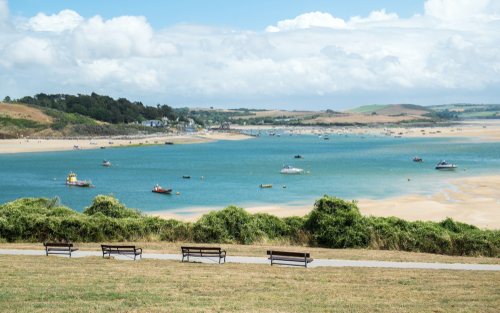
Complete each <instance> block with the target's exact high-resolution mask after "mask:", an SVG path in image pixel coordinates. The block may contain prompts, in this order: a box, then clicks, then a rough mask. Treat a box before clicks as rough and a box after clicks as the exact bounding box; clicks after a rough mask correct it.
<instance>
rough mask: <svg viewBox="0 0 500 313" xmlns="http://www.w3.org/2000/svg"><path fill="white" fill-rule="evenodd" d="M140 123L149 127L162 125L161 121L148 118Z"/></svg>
mask: <svg viewBox="0 0 500 313" xmlns="http://www.w3.org/2000/svg"><path fill="white" fill-rule="evenodd" d="M142 125H143V126H149V127H163V122H162V121H158V120H149V121H143V122H142Z"/></svg>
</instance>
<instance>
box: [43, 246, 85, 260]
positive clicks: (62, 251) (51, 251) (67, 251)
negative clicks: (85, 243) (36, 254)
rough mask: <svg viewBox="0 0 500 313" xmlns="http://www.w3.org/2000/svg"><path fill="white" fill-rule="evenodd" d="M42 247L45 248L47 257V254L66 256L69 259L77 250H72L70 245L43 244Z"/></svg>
mask: <svg viewBox="0 0 500 313" xmlns="http://www.w3.org/2000/svg"><path fill="white" fill-rule="evenodd" d="M43 245H44V246H45V255H46V256H49V254H67V255H69V257H70V258H71V252H73V251H77V250H78V249H74V248H73V244H72V243H60V242H44V243H43ZM50 247H61V248H50ZM54 251H60V252H54Z"/></svg>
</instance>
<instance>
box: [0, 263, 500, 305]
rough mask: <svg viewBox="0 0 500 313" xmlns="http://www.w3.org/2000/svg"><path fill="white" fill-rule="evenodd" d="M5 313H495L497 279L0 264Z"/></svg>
mask: <svg viewBox="0 0 500 313" xmlns="http://www.w3.org/2000/svg"><path fill="white" fill-rule="evenodd" d="M0 270H1V272H2V275H1V276H0V305H1V307H2V311H4V312H5V311H11V312H12V311H16V312H33V311H45V312H46V311H51V312H54V311H59V312H71V311H73V312H81V311H149V312H151V311H176V312H184V311H190V312H192V311H195V312H199V311H203V312H214V311H217V312H220V311H226V312H233V311H244V312H250V311H258V312H299V311H306V312H310V311H316V312H331V311H350V312H377V311H380V312H387V311H405V312H422V311H427V312H497V309H498V307H500V288H499V287H498V286H499V283H500V273H497V272H475V271H474V272H473V271H444V270H409V269H404V270H401V269H373V268H311V269H303V268H287V267H279V266H276V267H271V266H269V265H262V264H231V263H229V264H225V265H218V264H202V263H188V264H187V263H184V264H183V263H180V262H179V261H166V260H150V259H145V260H141V261H136V262H133V261H119V260H113V259H101V258H99V257H87V258H73V259H68V258H61V257H57V256H51V257H45V256H6V255H0Z"/></svg>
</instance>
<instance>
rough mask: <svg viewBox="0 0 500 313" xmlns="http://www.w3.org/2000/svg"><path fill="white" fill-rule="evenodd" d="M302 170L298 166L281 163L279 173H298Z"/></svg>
mask: <svg viewBox="0 0 500 313" xmlns="http://www.w3.org/2000/svg"><path fill="white" fill-rule="evenodd" d="M303 171H304V170H303V169H300V168H295V167H293V166H291V165H283V169H282V170H281V174H300V173H302V172H303Z"/></svg>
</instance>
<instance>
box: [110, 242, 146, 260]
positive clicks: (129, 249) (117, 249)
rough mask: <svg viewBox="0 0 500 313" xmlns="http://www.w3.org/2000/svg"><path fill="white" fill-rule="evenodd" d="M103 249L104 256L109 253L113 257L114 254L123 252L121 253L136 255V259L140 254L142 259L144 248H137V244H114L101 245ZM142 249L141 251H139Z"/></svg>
mask: <svg viewBox="0 0 500 313" xmlns="http://www.w3.org/2000/svg"><path fill="white" fill-rule="evenodd" d="M101 249H102V258H103V259H104V257H105V256H106V254H107V255H108V257H111V255H112V254H121V255H134V261H135V260H136V257H137V256H138V255H139V256H140V259H141V260H142V248H136V247H135V246H113V245H101ZM139 250H141V252H138V251H139Z"/></svg>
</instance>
